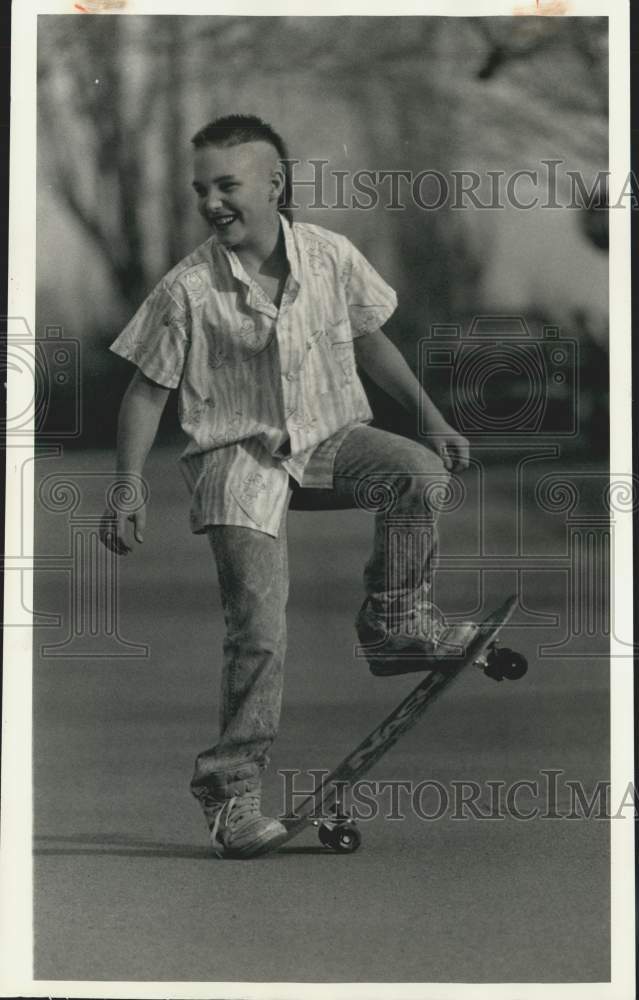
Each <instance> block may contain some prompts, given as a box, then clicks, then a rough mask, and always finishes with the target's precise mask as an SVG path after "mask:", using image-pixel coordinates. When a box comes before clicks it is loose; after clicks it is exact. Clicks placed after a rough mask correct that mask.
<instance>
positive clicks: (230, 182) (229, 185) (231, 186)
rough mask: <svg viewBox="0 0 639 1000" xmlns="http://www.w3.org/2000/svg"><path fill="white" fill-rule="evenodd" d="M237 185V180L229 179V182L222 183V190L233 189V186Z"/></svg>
mask: <svg viewBox="0 0 639 1000" xmlns="http://www.w3.org/2000/svg"><path fill="white" fill-rule="evenodd" d="M237 186H238V185H237V182H236V181H229V183H228V184H221V185H220V191H232V190H233V188H236V187H237Z"/></svg>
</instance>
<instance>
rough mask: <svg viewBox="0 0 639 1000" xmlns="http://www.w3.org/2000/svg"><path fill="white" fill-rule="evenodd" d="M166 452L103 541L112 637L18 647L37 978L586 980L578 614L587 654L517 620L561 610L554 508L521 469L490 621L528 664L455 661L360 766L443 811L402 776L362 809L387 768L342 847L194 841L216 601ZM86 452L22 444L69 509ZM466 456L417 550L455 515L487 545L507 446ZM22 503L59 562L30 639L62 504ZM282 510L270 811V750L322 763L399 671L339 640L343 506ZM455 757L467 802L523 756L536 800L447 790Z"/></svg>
mask: <svg viewBox="0 0 639 1000" xmlns="http://www.w3.org/2000/svg"><path fill="white" fill-rule="evenodd" d="M174 457H175V456H174V453H173V452H172V451H171V452H169V451H158V452H156V453H155V454H154V455H153V457H152V460H151V462H150V465H149V478H150V482H151V488H152V503H151V508H150V521H149V526H148V531H147V536H146V540H145V543H144V546H143V547H142V549H141V550H140V551H138V552H136V554H135V555H132V556H129V557H128V558H127V559H126V560H125V561H122V562H121V563H120V564H119V565H120V569H119V573H120V580H119V601H120V606H119V619H118V621H119V624H118V633H119V639H118V640H117V641H116V640H115V639H114V638H113V637H111V638H110V639H109V638H108V637H107V638H106V639H105V638H104V636H102V637H101V636H100V635H99V634H98V635H97V636H95V637H93V639H91V637H89V638H88V639H87V637H86V636H85V637H84V638H82V636H80V637H78V636H76V639H75V642H74V644H72V645H70V646H66V647H62V648H60V649H58V650H57V653H58V654H61V655H51V650H49V652H48V653H47V655H40V656H39V657H38V659H37V662H36V665H35V691H34V711H35V714H34V720H35V721H34V755H35V977H36V979H44V980H55V979H82V980H84V979H87V980H92V979H95V980H140V981H144V980H154V981H157V980H168V981H171V980H177V981H182V980H186V981H198V982H202V981H206V982H218V981H229V980H231V981H246V982H265V981H266V982H268V981H300V982H304V981H307V982H309V981H310V982H324V981H326V982H330V981H340V982H356V981H359V982H362V981H364V982H367V981H368V982H373V981H378V982H451V981H453V982H474V983H486V982H605V981H606V980H607V979H608V978H609V957H610V956H609V824H608V823H607V822H605V821H603V820H599V819H595V818H591V819H585V818H578V819H573V820H569V819H567V818H565V814H566V813H567V812H568V811H569V810H570V800H569V789H568V786H567V785H566V781H567V780H569V779H570V780H576V781H580V782H582V783H583V785H584V786H585V788H586V790H587V791H592V788H593V786H594V783H595V782H596V781H598V780H605V779H607V777H608V745H609V724H608V710H609V703H608V669H607V662H606V659H605V645H604V644H603V643H602V642H601V641H600V638H597V636H589V637H588V639H587V643H586V646H585V649H586V652H588V653H589V654H590V655H588V656H575V657H573V658H571V659H567V658H559V657H558V656H557V655H548V654H546V655H543V656H540V655H539V644H540V643H549V642H558V641H560V640H561V638H562V635H563V630H565V623H566V572H567V569H566V566H568V565H569V562H570V560H569V559H568V560H566V559H564V560H563V562H562V561H561V558H560V556H561V553H562V552H563V551H564V550H565V540H566V524H565V517H562V516H557V515H556V514H548V513H542V512H540V511H539V509H538V507H537V506H536V504H535V502H534V501H533V496H534V477H532V478H531V479H530V480H526V482H525V483H524V486H523V489H522V493H521V504H520V506H521V511H522V520H521V525H522V526H523V527H522V528H521V531H520V536H521V537H520V543H521V544H523V545H524V548H525V552H526V558H527V559H529V569H528V571H527V572H526V573H525V574H524V576H523V577H522V581H523V582H522V587H523V588H524V592H525V594H524V596H525V602H524V603H525V604H526V607H527V608H528V611H522V612H521V613H520V614H519V615H518V617H516V618H515V626H514V627H513V628H512V630H511V631H510V632H509V634H508V636H507V639H506V640H505V641H507V643H508V644H509V645H513V646H516V648H518V649H521V650H522V651H523V652H524V653H525V654H526V655H527V656H528V657H529V660H530V670H529V672H528V674H527V675H526V677H525V678H523V679H522V680H521V681H519V682H517V683H511V684H507V683H506V682H504V683H502V684H496V683H494V682H492V681H490V680H488V679H486V678H484V677H483V676H481V675H480V674H479V672H476V671H475V672H471V671H467V672H466V673H465V674H464V675H462V677H460V679H459V680H458V682H457V683H456V684H455V685H454V686H453V687H452V688H451V689H450V691H449V692H447V693H446V695H445V696H444V697H443V698H442V699H441V700H440V701H439V702H437V703H436V704H435V705H433V707H432V709H431V710H429V712H428V713H427V715H426V716H425V717H424V719H423V720H422V722H421V723H420V724H419V725H418V726H417V727H416V728H415V729H414V730H412V731H411V733H410V734H408V735H407V736H406V737H405V738H404V739H403V741H402V742H401V743H400V744H398V745H397V747H395V748H394V749H393V750H392V751H391V752H390V753H389V754H388V755H387V756H386V757H385V758H384V759H383V760H382V761H380V762H379V763H378V765H377V766H376V768H375V770H374V772H373V773H372V774H371V775H370V777H371V778H372V779H377V780H380V781H381V780H386V781H390V782H392V781H395V782H404V783H408V782H410V783H412V784H411V786H410V788H411V789H414V787H415V786H416V785H417V784H419V782H422V781H427V780H431V781H437V782H439V783H441V786H442V787H443V788H444V789H445V790H446V792H447V794H448V795H449V808H448V809H447V810H446V811H445V813H444V815H443V816H441V818H439V819H437V820H428V819H425V818H423V816H422V817H420V815H418V814H417V813H416V812H415V810H414V809H412V808H411V792H410V790H408V791H407V790H406V789H407V787H408V786H406V785H404V792H402V793H401V795H402V796H403V797H400V800H399V804H400V812H401V813H402V818H401V819H384V818H383V814H384V812H388V810H389V806H390V799H389V795H390V791H389V787H388V786H387V788H386V791H385V792H383V793H382V792H381V791H380V792H379V795H378V805H379V810H380V815H378V816H377V817H376V818H374V819H371V820H369V821H363V822H362V824H361V830H362V834H363V845H362V847H361V849H360V850H359V851H358V852H357V853H355V854H353V855H335V854H332V853H330V852H327V851H325V850H324V849H323V848H321V847H320V845H319V843H318V841H317V838H316V834H315V831H314V830H308V831H306V832H305V833H304V834H302V835H301V836H300V837H299V838H298V839H297V840H295V841H294V842H292V843H291V844H290V845H287V846H286V847H285V848H283V849H282V850H281V851H280V852H279V853H278V854H276V855H273V856H269V857H267V858H263V859H256V860H253V861H250V862H239V861H229V860H224V861H221V860H218V859H216V858H215V857H212V856H211V854H210V852H209V850H208V847H207V837H206V830H205V826H204V822H203V819H202V817H201V815H200V813H199V811H198V807H197V805H196V804H195V802H194V800H192V798H191V796H190V793H189V790H188V781H189V778H190V773H191V768H192V763H193V759H194V757H195V755H196V753H197V752H198V751H199V750H201V749H202V748H204V747H205V746H209V745H211V743H212V742H213V740H214V736H215V730H216V709H217V686H218V677H219V666H220V656H219V648H220V643H221V637H222V623H221V613H220V609H219V606H218V595H217V585H216V582H215V573H214V567H213V563H212V560H211V557H210V554H209V550H208V546H207V544H206V541H205V540H204V539H202V538H197V537H195V536H192V535H190V533H189V530H188V522H187V516H186V514H187V507H188V498H187V494H186V490H185V487H184V486H183V484H182V482H181V479H180V476H179V473H178V472H177V470H176V469H175V467H174ZM111 461H112V456H111V455H110V454H107V453H80V452H75V453H71V454H70V455H69V456H68V457H66V458H65V459H63V460H47V461H42V462H40V463H39V472H40V477H41V478H44V477H47V476H50V475H64V476H66V477H67V478H69V477H70V478H71V480H72V481H73V482H75V483H76V484H77V485H78V488H79V490H80V493H81V498H82V502H81V506H80V507H79V508H78V509H77V510H75V511H74V512H73V523H75V524H77V526H78V530H79V532H80V534H82V532H86V530H87V525H88V526H89V530H91V528H92V525H91V524H90V522H84V524H83V523H81V520H79V519H81V516H83V515H84V514H88V515H89V518H90V517H91V516H92V515H95V513H96V511H98V510H99V503H98V502H97V500H96V497H97V495H98V494H99V491H100V489H102V487H103V483H102V480H101V479H100V477H99V475H98V474H99V473H100V472H108V471H110V467H111ZM550 468H552V467H551V466H550ZM542 471H548V470H547V468H545V469H544V470H542ZM539 475H541V471H540V470H539V469H537V470H536V471H535V476H537V477H538V476H539ZM467 482H468V496H467V498H466V500H465V501H464V503H462V504H461V506H460V507H459V508H458V509H457V510H455V511H453V512H452V513H449V514H446V515H444V516H443V517H442V522H441V523H442V554H443V555H444V556H450V555H452V554H455V553H456V554H458V555H464V554H466V555H470V556H476V554H477V552H478V551H479V550H478V548H477V545H478V542H477V538H478V535H477V532H478V523H479V522H478V517H479V516H480V515H481V518H482V519H483V520H482V538H483V542H482V544H483V545H484V551H485V552H486V551H488V552H490V553H492V554H497V553H502V555H507V554H508V553H512V552H513V551H514V548H513V546H514V545H516V544H517V543H516V535H517V531H516V528H515V526H514V524H513V495H514V493H513V479H512V469H510V468H509V467H507V466H501V467H495V468H492V469H489V470H488V471H487V474H486V480H485V486H486V490H485V493H484V500H485V502H484V504H483V506H482V507H480V506H479V501H478V497H479V492H478V485H477V482H476V481H475V480H474V479H473V476H472V475H471V474H469V476H468V477H467ZM36 510H37V511H39V513H38V530H37V539H38V542H37V552H38V553H39V554H42V555H49V556H51V557H55V556H56V555H57V556H58V557H59V567H58V569H57V570H56V569H55V568H54V567H53V563H52V564H51V568H50V569H49V570H48V571H47V572H43V573H41V574H39V577H38V580H37V586H36V601H35V607H36V610H37V611H38V612H41V613H42V612H49V613H58V614H61V615H62V616H63V620H62V623H61V625H60V626H59V627H54V626H49V627H43V628H41V629H40V630H39V632H38V642H39V644H40V646H42V644H43V643H44V644H55V643H60V642H62V641H63V640H64V639H65V636H67V634H68V631H69V608H70V600H74V601H76V604H77V601H79V600H80V597H81V594H80V593H78V592H75V591H74V593H75V597H73V598H71V597H70V596H69V591H68V587H67V582H68V579H69V574H68V573H65V570H64V566H65V565H66V564H65V562H64V560H65V558H67V554H68V552H69V551H70V548H69V546H70V544H71V543H70V538H71V532H72V528H73V523H72V521H71V520H70V517H71V515H70V513H69V511H66V512H64V511H59V512H55V511H54V510H52V509H51V503H50V502H49V509H45V508H44V507H43V506H42V504H41V503H40V501H38V502H37V505H36ZM478 512H479V514H478ZM289 524H290V528H289V535H290V549H291V580H292V585H291V601H290V613H289V621H290V647H289V657H288V675H287V687H286V693H285V704H284V713H283V719H282V727H281V734H280V737H279V739H278V741H277V742H276V744H275V747H274V749H273V754H272V765H271V770H270V771H269V773H268V777H267V779H266V785H265V800H266V804H267V806H270V808H271V809H272V811H273V812H281V811H282V809H283V794H284V780H283V778H282V776H281V774H279V773H278V771H281V770H282V769H300V771H302V772H304V771H305V770H308V769H309V768H332V767H333V766H334V765H335V764H336V763H337V762H338V761H339V760H340V759H341V758H342V757H343V756H344V755H345V754H346V753H347V752H348V751H349V750H351V749H352V748H353V747H354V746H355V744H356V742H357V741H358V740H359V739H360V738H361V737H363V736H365V735H366V733H367V732H368V731H369V730H370V729H372V728H373V726H374V725H375V724H376V723H377V722H379V721H380V720H381V718H382V717H383V716H384V715H385V714H386V713H387V712H388V711H389V710H390V709H392V708H393V707H394V706H395V704H396V703H397V702H398V701H399V699H400V697H401V696H403V695H404V694H405V693H407V692H408V691H409V690H410V689H411V687H412V686H414V684H415V683H416V681H417V678H415V677H413V678H410V677H409V678H391V679H380V678H373V677H371V675H370V674H369V673H368V670H367V668H366V665H365V664H364V662H363V661H359V660H356V659H355V658H354V657H353V643H354V632H353V627H352V620H353V616H354V613H355V611H356V609H357V607H358V604H359V602H360V600H361V583H360V575H361V567H362V566H363V563H364V561H365V559H366V555H367V548H368V544H369V538H370V527H371V526H370V521H369V519H368V518H367V516H366V515H364V514H362V513H360V512H357V511H354V512H349V511H346V512H332V513H326V512H320V513H312V514H309V513H293V514H291V517H290V522H289ZM522 540H523V541H522ZM87 553H88V554H87ZM552 556H557V557H558V563H557V567H556V568H555V569H554V570H553V568H552V566H550V568H548V565H546V568H545V569H539V566H537V568H535V567H536V564H535V558H537V557H539V558H542V559H543V558H545V557H552ZM83 558H84V559H85V562H84V563H83V564H82V565H86V559H87V558H90V549H87V550H86V551H85V554H84V556H83ZM53 562H55V558H54V559H53ZM67 562H68V559H67ZM79 566H80V563H78V567H79ZM473 566H474V567H475V568H474V569H471V570H466V571H463V569H460V566H459V565H457V566H455V567H453V568H450V567H449V569H448V570H445V571H443V572H442V574H441V580H442V583H441V601H442V604H443V605H444V607H445V608H446V609H447V610H449V611H451V612H455V611H458V612H460V613H462V612H465V611H468V610H469V609H472V608H473V607H474V605H475V604H476V599H477V586H478V571H477V570H476V563H473ZM508 566H509V567H511V564H508ZM81 576H82V573H81V572H80V571H79V570H78V569H76V573H75V578H76V580H79V579H80V577H81ZM515 583H516V577H515V573H514V570H513V569H512V568H506V569H503V568H502V569H499V568H498V567H497V568H496V567H495V566H494V565H493V569H492V571H491V572H490V573H488V574H486V575H485V578H484V584H485V588H486V598H485V610H489V609H490V608H491V607H492V606H496V605H497V604H498V603H500V602H501V600H502V599H503V598H504V597H505V596H506V595H507V594H508V593H510V592H511V591H512V590H513V588H514V585H515ZM85 597H86V593H85ZM86 608H87V606H85V612H86ZM550 612H555V613H559V620H558V622H557V624H556V625H555V626H550V625H548V623H547V622H546V624H544V619H542V618H534V617H533V616H534V615H542V614H544V613H550ZM83 620H85V621H86V615H85V617H84V619H83ZM80 631H81V629H80ZM98 632H99V629H98ZM127 642H128V643H137V644H138V645H140V646H142V647H143V646H144V645H147V646H148V647H149V655H148V656H142V657H129V658H127V657H124V658H123V657H122V656H121V655H120V656H118V657H116V656H114V655H112V654H113V653H114V652H118V653H119V654H121V653H122V652H127V651H128V652H129V653H131V652H132V651H133V649H132V647H130V646H129V647H127V646H126V645H125V643H127ZM82 643H84V646H83V645H82ZM91 643H93V645H91ZM577 645H578V643H577ZM570 648H571V649H572V650H573V651H574V650H575V649H576V648H577V647H576V646H575V645H574V643H573V645H572V646H571V647H570ZM82 649H85V650H86V652H85V653H82ZM78 651H80V654H81V655H79V656H77V657H72V656H70V655H69V653H71V652H78ZM143 651H144V650H143ZM564 651H565V648H564ZM595 654H599V655H595ZM550 770H555V771H561V772H562V773H561V775H560V776H559V778H558V779H557V780H558V792H557V800H556V812H557V814H558V817H559V818H554V819H552V818H547V817H546V818H545V817H544V815H543V814H544V813H547V812H548V811H549V808H548V807H549V802H548V782H549V779H548V777H547V775H545V774H544V772H548V771H550ZM299 780H300V782H301V783H304V782H305V783H308V782H309V781H310V778H309V777H308V776H307V775H306V776H305V775H302V776H301V778H300V779H299ZM463 781H466V782H477V783H479V785H480V787H481V789H482V793H481V798H480V800H479V802H480V803H482V804H483V807H482V808H483V811H484V812H485V811H487V809H488V807H487V806H486V802H487V799H486V795H487V794H488V792H489V789H490V787H491V786H489V785H488V782H503V783H504V788H505V789H507V788H508V787H510V788H511V789H512V785H513V783H514V782H515V781H529V782H532V783H533V785H532V787H530V786H529V787H528V788H526V787H523V786H522V787H521V788H520V791H519V793H518V795H517V798H516V804H517V805H518V807H519V808H520V810H521V812H522V813H525V812H526V811H528V810H531V809H533V808H535V807H536V808H537V810H538V815H537V816H535V817H533V818H530V819H524V818H516V817H515V816H514V815H512V810H511V814H510V815H503V816H502V818H500V819H479V818H472V817H469V816H468V815H467V814H466V815H464V808H463V807H460V809H459V810H458V813H457V814H456V812H455V804H456V803H457V804H458V803H459V794H460V789H461V786H460V785H459V784H457V785H455V782H457V783H459V782H463ZM535 783H536V785H537V789H538V790H537V789H536V786H535ZM395 787H398V786H395ZM494 787H496V786H494ZM456 789H457V799H455V790H456ZM433 794H434V793H433ZM504 794H505V792H504ZM439 796H440V797H439V798H438V800H437V801H435V799H433V798H432V796H431V797H430V798H429V797H428V796H427V797H426V798H424V799H422V800H421V805H422V806H423V809H424V810H425V811H427V812H430V813H432V812H434V811H435V808H436V806H437V805H438V804H440V803H441V802H442V801H443V800H442V798H441V793H439ZM459 812H461V816H460V815H459ZM465 812H466V813H467V812H468V810H465Z"/></svg>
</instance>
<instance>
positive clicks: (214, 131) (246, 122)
mask: <svg viewBox="0 0 639 1000" xmlns="http://www.w3.org/2000/svg"><path fill="white" fill-rule="evenodd" d="M191 142H192V144H193V146H194V147H195V149H202V148H203V147H204V146H222V147H228V146H241V145H242V144H243V143H245V142H267V143H268V144H269V145H270V146H273V148H274V149H275V150H276V152H277V154H278V156H279V158H280V160H281V161H282V168H283V170H284V188H283V190H282V194H281V195H280V200H279V202H278V208H279V210H280V212H281V213H282V215H283V216H284V217H285V218H286V219H288V221H289V222H292V221H293V210H292V208H291V205H292V204H293V176H292V167H291V161H290V159H289V155H288V150H287V148H286V144H285V142H284V140H283V139H282V137H281V136H280V135H278V133H277V132H276V131H275V129H274V128H272V126H271V125H269V124H268V123H267V122H264V121H262V119H261V118H258V117H257V115H224V116H223V117H222V118H216V119H215V120H214V121H212V122H209V123H208V124H207V125H204V127H203V128H201V129H200V130H199V131H198V132H196V133H195V135H194V136H193V138H192V139H191Z"/></svg>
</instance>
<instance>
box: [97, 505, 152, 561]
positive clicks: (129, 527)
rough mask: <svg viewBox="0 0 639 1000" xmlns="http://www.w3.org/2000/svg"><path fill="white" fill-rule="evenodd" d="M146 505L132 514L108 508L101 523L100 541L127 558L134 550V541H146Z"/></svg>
mask: <svg viewBox="0 0 639 1000" xmlns="http://www.w3.org/2000/svg"><path fill="white" fill-rule="evenodd" d="M145 525H146V504H142V506H141V507H139V508H138V509H137V510H136V511H134V512H133V513H132V514H127V513H125V512H124V511H115V510H112V509H111V508H110V507H107V508H106V510H105V512H104V514H103V515H102V520H101V522H100V541H101V542H102V544H103V545H106V547H107V549H110V550H111V552H115V553H116V555H118V556H126V555H128V554H129V552H131V550H132V549H133V540H134V539H135V541H136V542H139V543H140V544H141V543H142V542H143V541H144V528H145Z"/></svg>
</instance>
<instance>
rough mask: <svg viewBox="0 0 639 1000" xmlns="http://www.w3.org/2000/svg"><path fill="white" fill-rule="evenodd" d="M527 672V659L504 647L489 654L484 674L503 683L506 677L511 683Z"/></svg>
mask: <svg viewBox="0 0 639 1000" xmlns="http://www.w3.org/2000/svg"><path fill="white" fill-rule="evenodd" d="M527 670H528V661H527V660H526V657H525V656H522V655H521V653H516V652H515V651H514V650H513V649H508V648H507V647H506V646H504V647H503V649H493V650H491V651H490V652H489V654H488V656H487V657H486V667H485V669H484V673H485V674H486V676H487V677H492V679H493V680H495V681H502V680H503V679H504V677H505V678H506V680H509V681H517V680H519V678H520V677H523V676H524V674H525V673H526V671H527Z"/></svg>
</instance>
